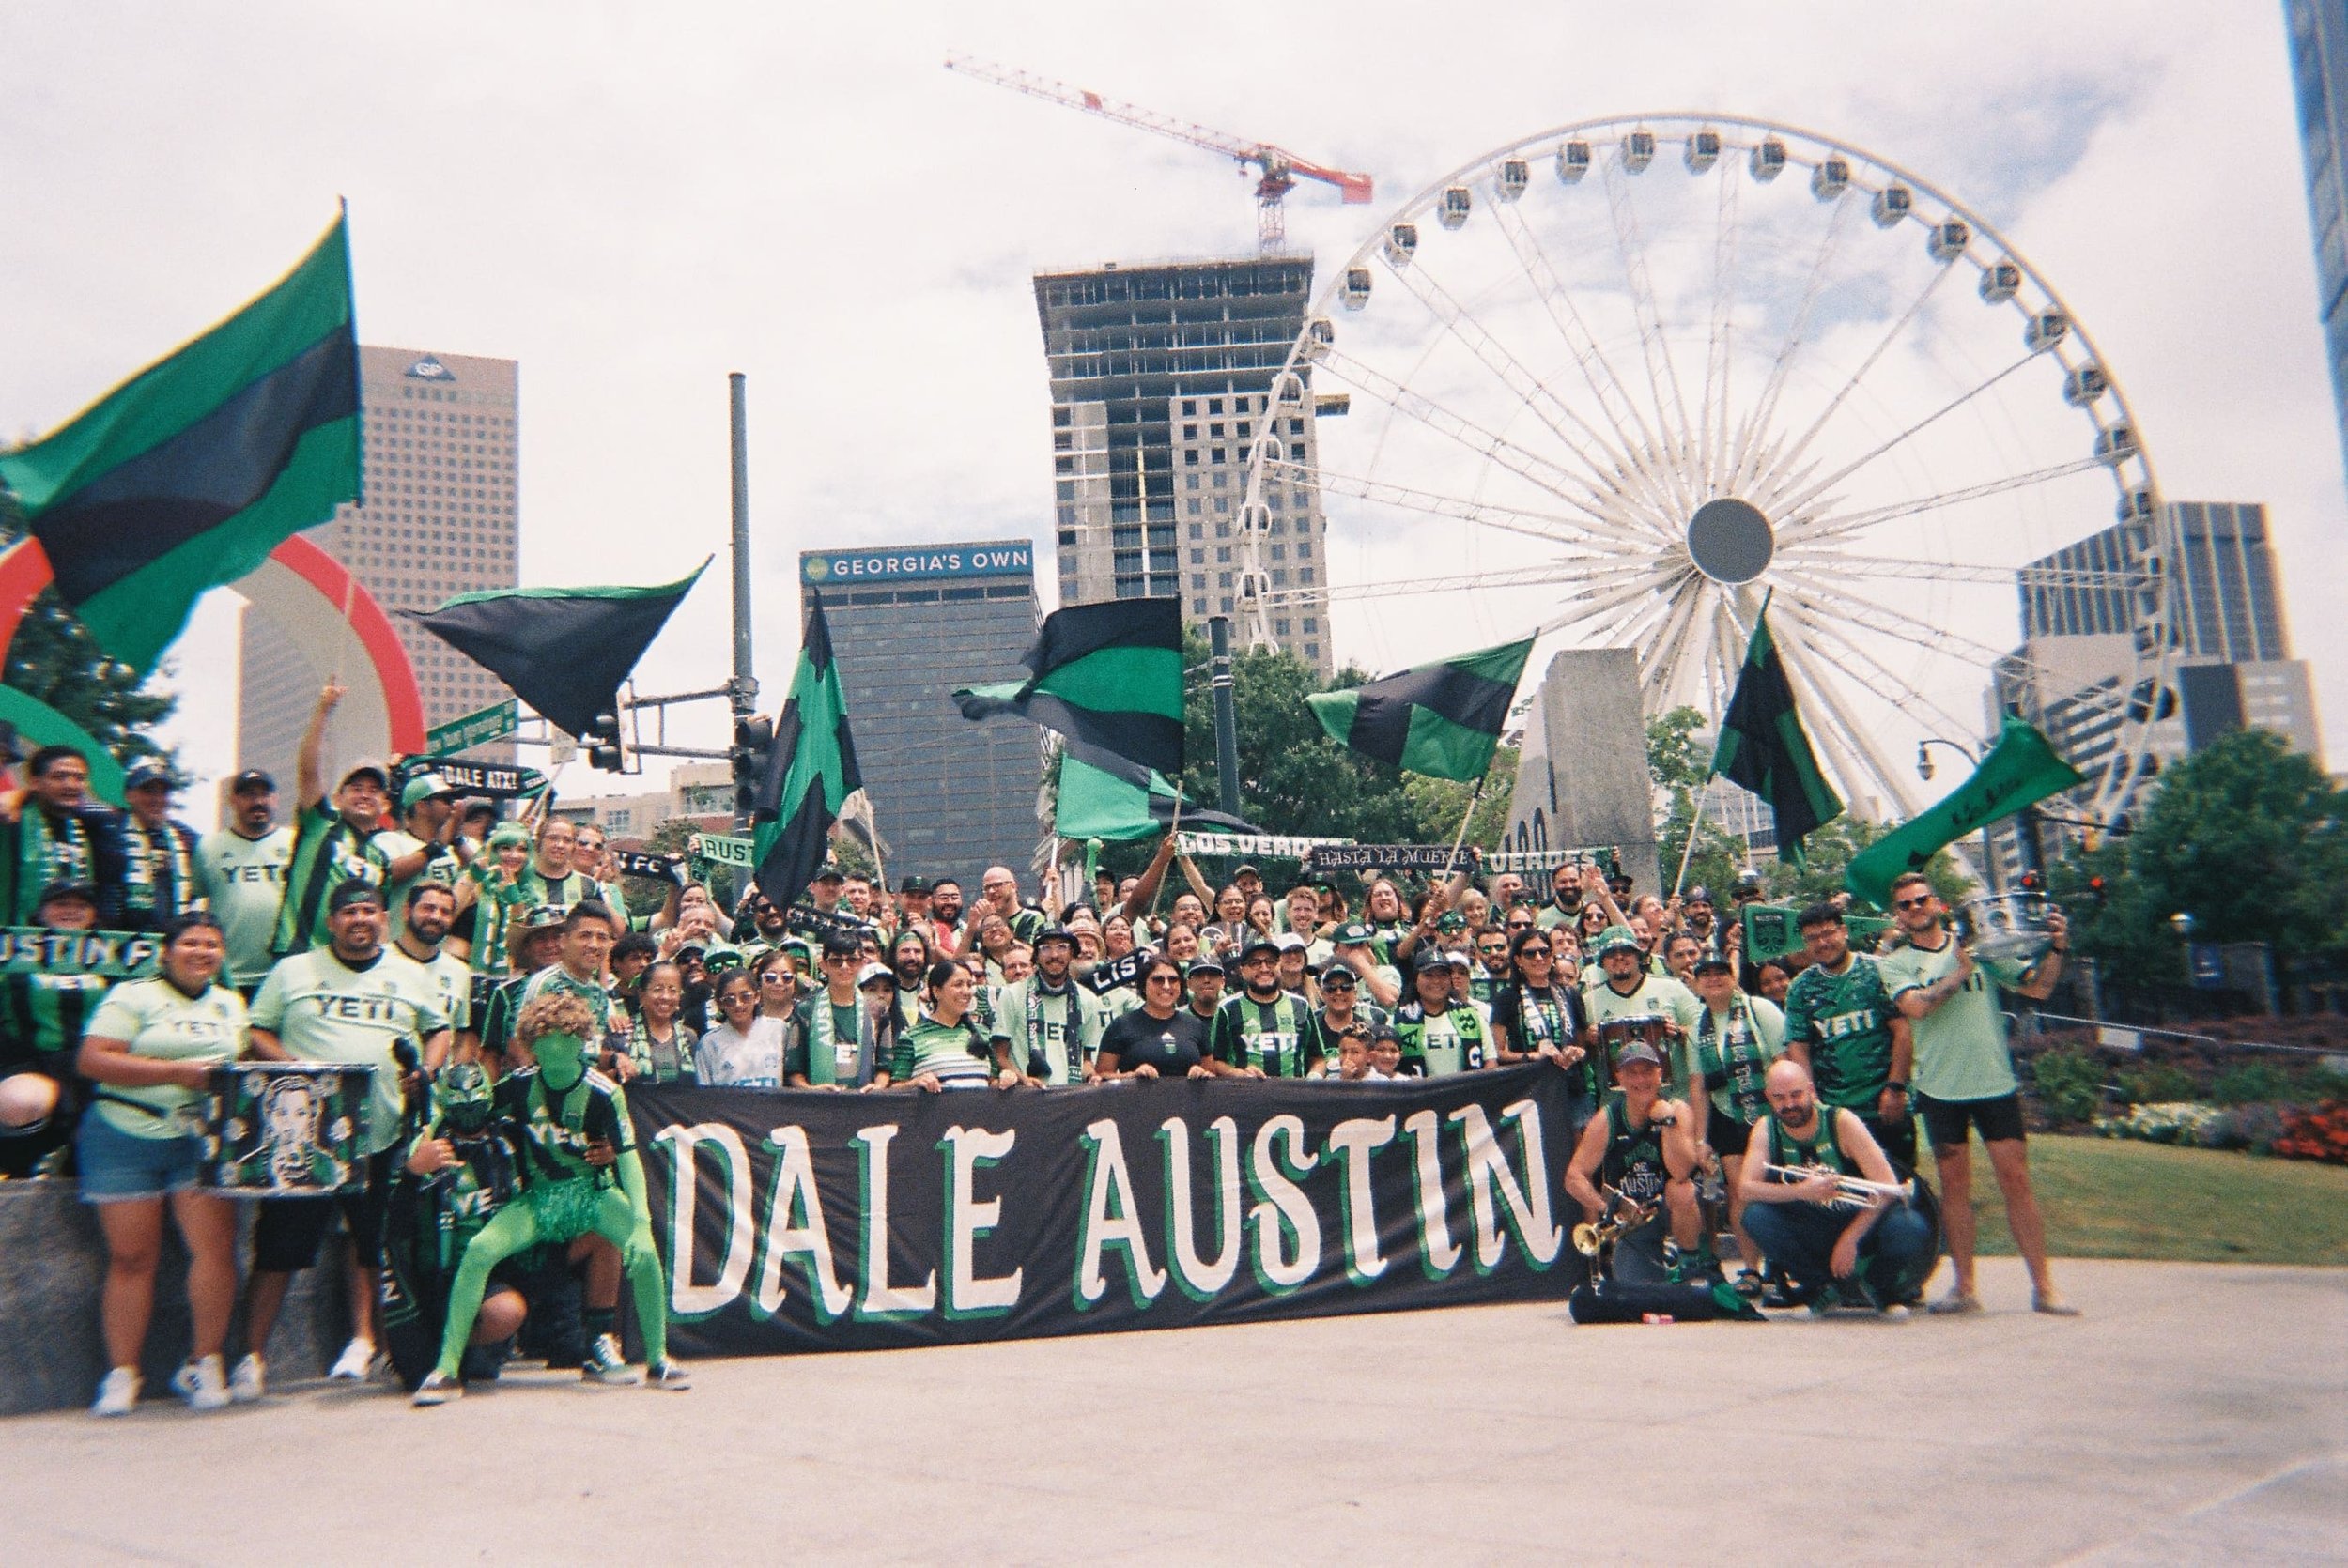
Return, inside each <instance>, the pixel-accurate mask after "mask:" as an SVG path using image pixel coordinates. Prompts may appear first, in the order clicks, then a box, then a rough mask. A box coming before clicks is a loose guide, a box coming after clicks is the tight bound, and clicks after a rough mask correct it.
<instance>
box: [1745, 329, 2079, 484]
mask: <svg viewBox="0 0 2348 1568" xmlns="http://www.w3.org/2000/svg"><path fill="white" fill-rule="evenodd" d="M2036 358H2037V356H2036V355H2034V354H2024V355H2023V356H2022V357H2021V358H2020V359H2018V360H2016V361H2014V362H2013V363H2012V364H2009V365H2007V366H2006V367H2005V368H2004V369H2003V370H2000V371H1999V372H1998V373H1997V374H1996V375H1994V376H1992V377H1989V378H1988V379H1987V380H1985V381H1983V382H1981V383H1979V384H1978V385H1976V386H1973V387H1971V388H1970V389H1968V390H1967V391H1965V392H1959V393H1957V394H1956V395H1955V396H1954V397H1953V398H1951V399H1949V401H1948V402H1946V403H1943V404H1942V405H1940V407H1938V408H1935V409H1934V410H1933V411H1932V412H1931V413H1929V414H1926V415H1925V416H1924V417H1923V419H1920V420H1918V421H1917V422H1916V423H1913V424H1911V425H1909V426H1908V428H1907V429H1905V430H1902V431H1901V432H1899V433H1898V434H1897V435H1895V436H1892V437H1890V438H1887V439H1885V440H1883V441H1880V442H1878V443H1877V445H1876V446H1874V447H1873V448H1871V449H1870V450H1868V451H1867V452H1865V453H1861V455H1860V456H1858V457H1856V458H1854V459H1852V460H1851V461H1850V462H1848V463H1846V464H1844V465H1843V467H1841V468H1839V469H1835V470H1834V472H1832V473H1831V474H1829V475H1827V476H1826V477H1825V478H1824V479H1820V480H1815V481H1813V482H1812V483H1811V484H1809V485H1808V486H1806V487H1805V488H1804V489H1802V490H1801V491H1800V493H1799V494H1797V495H1793V496H1788V497H1783V498H1780V497H1776V496H1772V497H1771V498H1770V501H1769V504H1768V505H1767V506H1765V507H1763V510H1764V511H1768V512H1770V513H1772V514H1773V515H1780V516H1784V515H1790V514H1793V513H1797V512H1800V510H1801V509H1802V508H1803V507H1805V506H1807V505H1809V504H1810V503H1811V502H1812V501H1814V500H1817V499H1818V497H1820V496H1822V495H1824V494H1825V493H1826V492H1827V491H1829V490H1831V489H1833V488H1834V486H1836V485H1837V484H1842V483H1843V481H1845V480H1846V479H1848V478H1849V477H1850V476H1851V475H1853V474H1855V473H1857V472H1858V471H1859V470H1860V469H1863V468H1865V467H1866V466H1867V465H1868V464H1870V463H1872V462H1874V461H1875V460H1876V459H1877V458H1878V457H1881V456H1882V455H1883V454H1884V453H1888V452H1891V451H1892V450H1893V449H1894V448H1896V447H1898V446H1899V445H1900V444H1901V443H1902V442H1904V441H1907V440H1908V439H1910V438H1913V437H1915V436H1918V435H1921V434H1922V433H1923V432H1924V431H1925V430H1928V429H1930V428H1931V427H1932V426H1933V425H1934V424H1936V423H1939V422H1940V421H1941V420H1943V419H1946V418H1947V417H1948V416H1949V415H1951V414H1953V413H1954V412H1956V411H1957V410H1958V409H1959V408H1962V407H1965V406H1966V405H1967V404H1969V403H1970V402H1971V401H1972V400H1973V399H1974V398H1976V397H1979V396H1980V395H1981V394H1982V393H1984V392H1987V391H1989V390H1990V389H1991V388H1992V387H1995V386H1997V385H1998V384H1999V383H2000V382H2001V381H2003V380H2004V379H2005V378H2006V377H2009V376H2011V375H2013V374H2014V373H2015V372H2016V371H2017V370H2019V369H2021V368H2022V367H2023V366H2024V365H2026V364H2028V363H2030V362H2031V360H2033V359H2036ZM1755 504H1756V505H1758V504H1760V503H1758V502H1756V503H1755Z"/></svg>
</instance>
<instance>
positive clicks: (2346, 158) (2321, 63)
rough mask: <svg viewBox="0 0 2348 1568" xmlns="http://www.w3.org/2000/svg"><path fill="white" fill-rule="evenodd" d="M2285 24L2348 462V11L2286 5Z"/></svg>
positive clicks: (2319, 310)
mask: <svg viewBox="0 0 2348 1568" xmlns="http://www.w3.org/2000/svg"><path fill="white" fill-rule="evenodd" d="M2283 18H2284V22H2285V24H2286V33H2287V36H2288V39H2289V43H2290V48H2291V79H2292V86H2293V89H2294V92H2295V94H2296V95H2297V98H2298V100H2299V155H2300V158H2301V160H2302V161H2304V163H2305V164H2306V169H2307V177H2308V219H2309V224H2310V225H2311V226H2312V228H2313V229H2314V235H2315V282H2316V316H2317V319H2319V320H2320V321H2321V322H2322V323H2323V326H2324V361H2325V367H2326V368H2327V369H2328V370H2329V371H2330V373H2331V377H2332V407H2333V411H2334V413H2335V415H2336V416H2337V417H2338V419H2339V421H2340V444H2341V448H2342V452H2343V455H2348V8H2343V7H2342V6H2340V4H2339V0H2285V4H2284V6H2283Z"/></svg>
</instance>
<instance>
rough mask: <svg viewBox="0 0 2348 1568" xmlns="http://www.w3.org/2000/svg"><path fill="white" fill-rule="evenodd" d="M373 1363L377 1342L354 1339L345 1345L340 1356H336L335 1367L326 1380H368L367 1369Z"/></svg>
mask: <svg viewBox="0 0 2348 1568" xmlns="http://www.w3.org/2000/svg"><path fill="white" fill-rule="evenodd" d="M373 1365H375V1342H374V1341H373V1340H371V1339H354V1340H352V1341H351V1342H350V1343H349V1344H348V1345H344V1346H343V1353H342V1354H341V1355H340V1356H337V1357H336V1358H334V1366H333V1369H332V1371H330V1372H329V1373H327V1375H326V1380H327V1381H328V1382H330V1383H363V1382H365V1381H366V1380H367V1369H368V1368H369V1367H371V1366H373Z"/></svg>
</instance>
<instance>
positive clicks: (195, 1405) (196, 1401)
mask: <svg viewBox="0 0 2348 1568" xmlns="http://www.w3.org/2000/svg"><path fill="white" fill-rule="evenodd" d="M171 1391H172V1392H174V1393H176V1394H178V1396H179V1397H180V1398H182V1399H184V1400H186V1401H187V1402H188V1408H189V1409H191V1410H218V1409H222V1408H224V1407H226V1405H227V1404H228V1376H227V1374H226V1373H224V1372H223V1371H222V1370H221V1364H220V1358H219V1357H218V1356H207V1357H205V1358H204V1359H203V1360H200V1361H189V1362H187V1363H186V1364H185V1365H183V1366H181V1367H180V1369H179V1370H178V1371H177V1372H175V1373H173V1374H172V1375H171Z"/></svg>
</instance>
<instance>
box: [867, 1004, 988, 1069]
mask: <svg viewBox="0 0 2348 1568" xmlns="http://www.w3.org/2000/svg"><path fill="white" fill-rule="evenodd" d="M984 1050H985V1041H984V1039H983V1038H981V1035H980V1033H979V1031H978V1030H976V1029H974V1028H973V1027H972V1026H971V1021H970V1020H969V1019H968V1018H966V1017H965V1019H964V1020H963V1021H962V1022H960V1023H954V1024H946V1023H940V1022H938V1021H937V1020H935V1019H934V1018H932V1017H930V1015H929V1014H927V1013H923V1014H922V1015H921V1017H920V1020H919V1022H916V1023H915V1024H914V1025H913V1027H912V1028H910V1029H907V1030H904V1031H903V1032H902V1033H900V1034H899V1035H898V1036H897V1052H896V1054H895V1056H894V1057H892V1058H891V1060H890V1063H889V1069H888V1076H889V1078H890V1079H891V1081H893V1082H895V1083H898V1084H910V1083H911V1082H913V1080H914V1079H916V1078H918V1077H919V1076H920V1075H921V1074H922V1073H925V1072H926V1073H929V1074H930V1075H932V1076H933V1077H935V1078H936V1079H938V1080H939V1081H940V1082H942V1083H945V1084H984V1083H986V1082H987V1081H988V1080H989V1079H990V1078H992V1077H993V1076H994V1068H993V1066H992V1065H991V1064H992V1062H993V1058H992V1057H990V1056H986V1055H982V1054H981V1052H983V1051H984Z"/></svg>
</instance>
